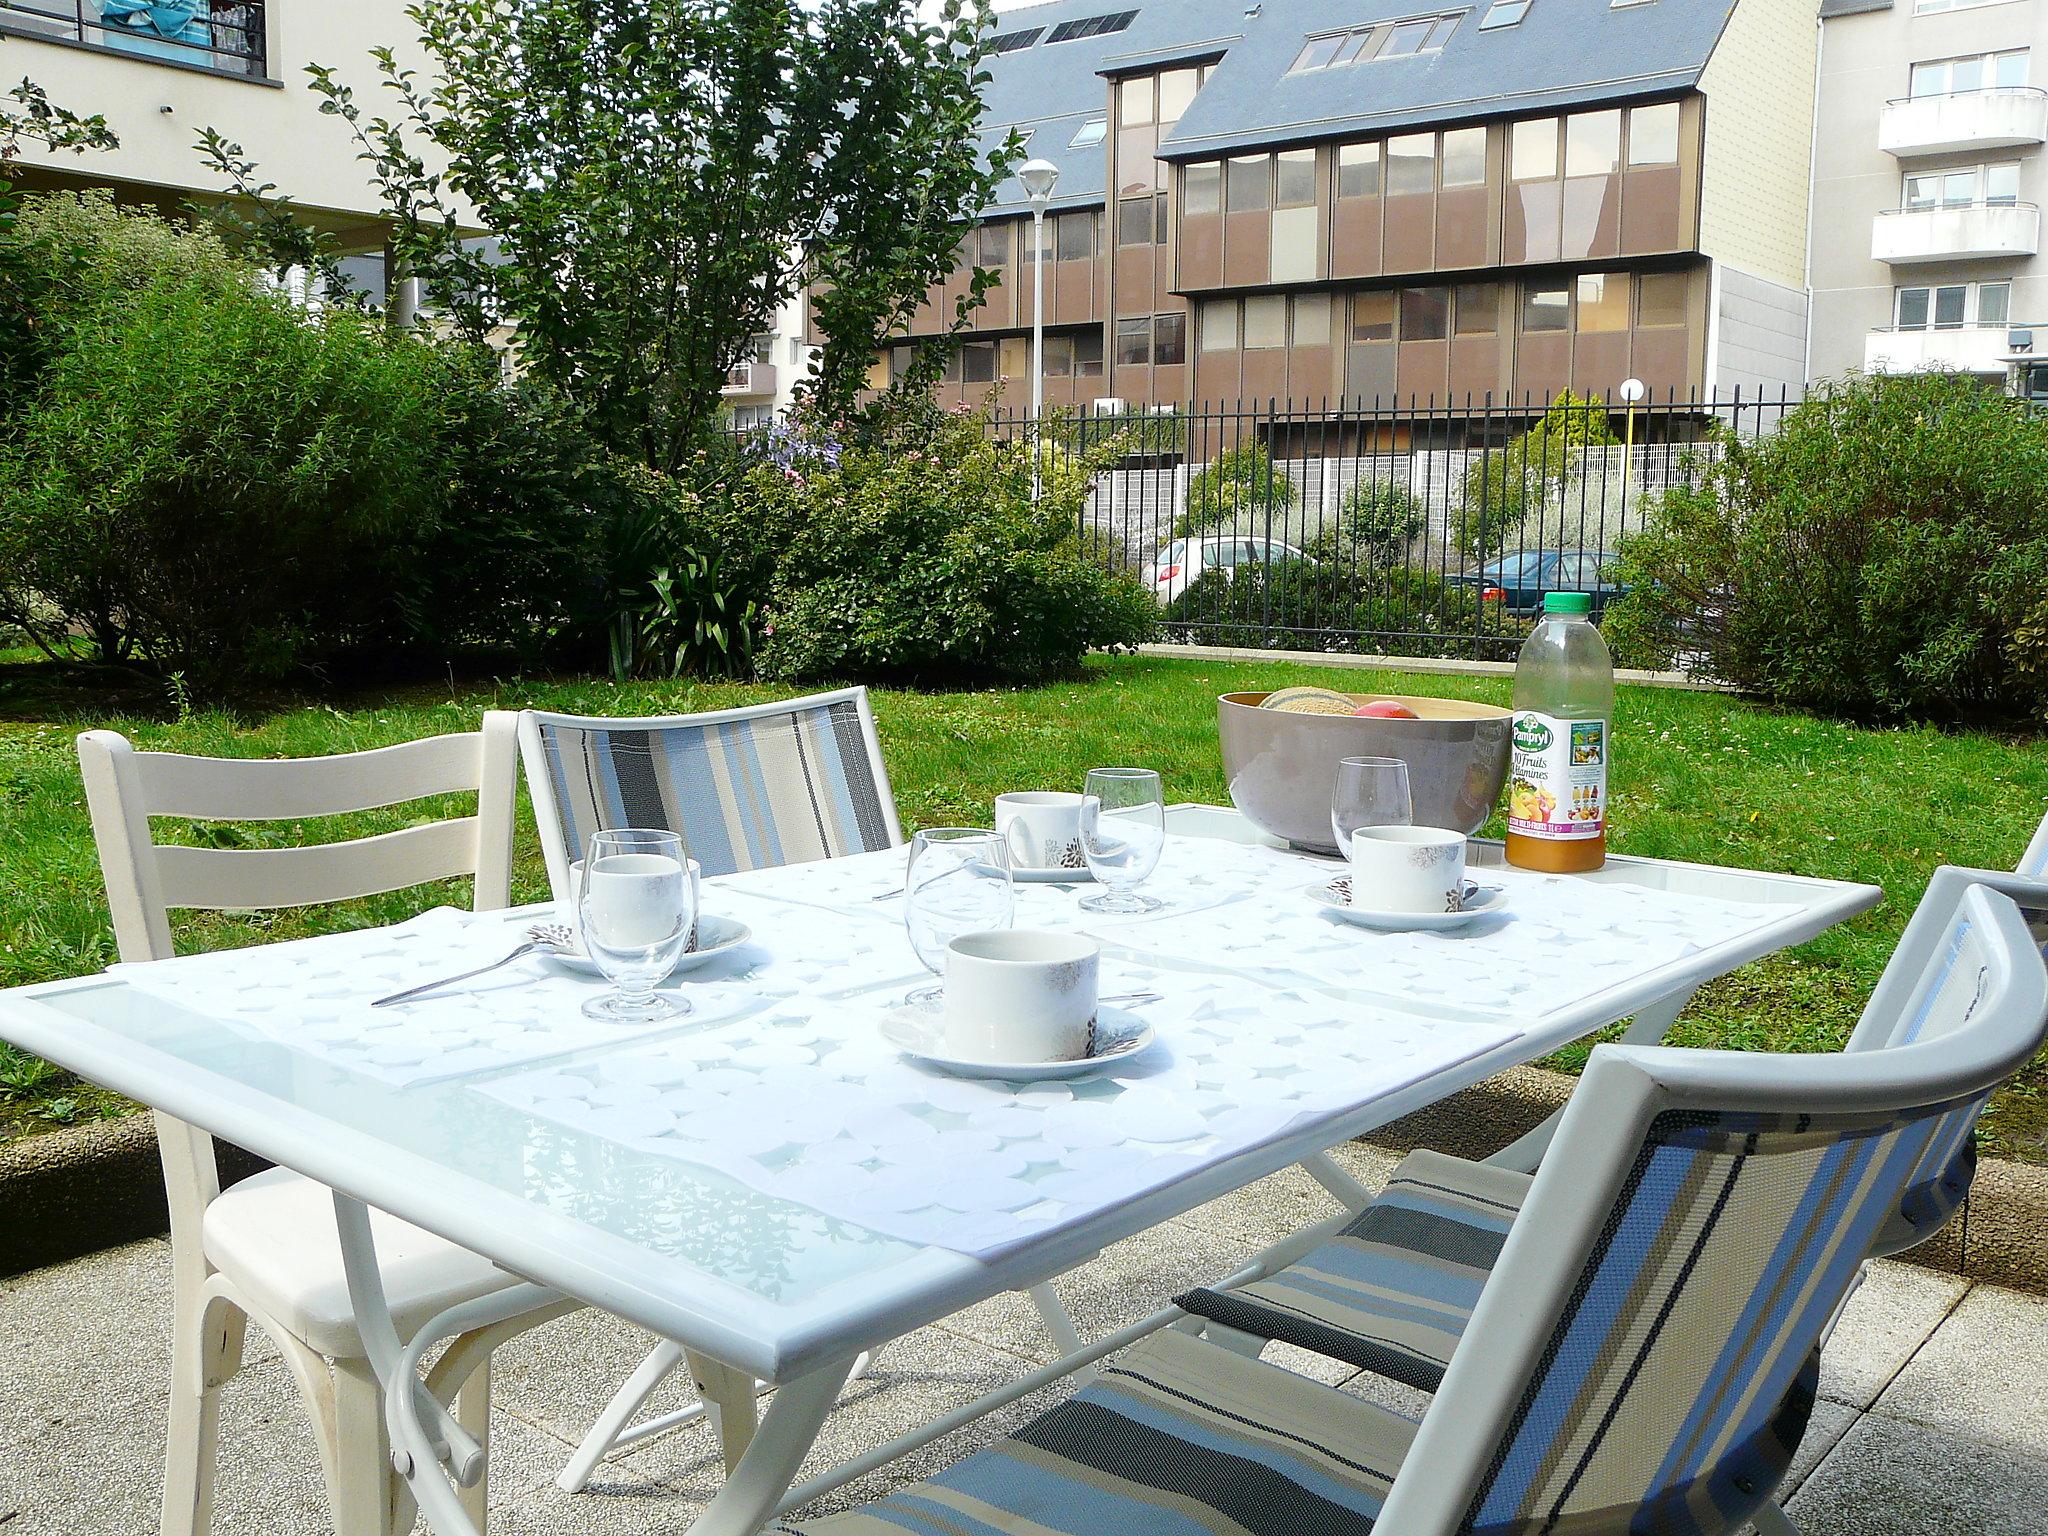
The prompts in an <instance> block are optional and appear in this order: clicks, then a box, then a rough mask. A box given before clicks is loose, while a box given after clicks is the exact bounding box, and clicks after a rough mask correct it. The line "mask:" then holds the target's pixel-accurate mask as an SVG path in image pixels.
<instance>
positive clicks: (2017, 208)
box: [1870, 203, 2041, 266]
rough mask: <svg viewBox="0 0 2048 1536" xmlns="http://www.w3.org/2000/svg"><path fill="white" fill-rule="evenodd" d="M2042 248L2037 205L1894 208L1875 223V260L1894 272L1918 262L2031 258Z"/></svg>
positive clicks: (1872, 239) (1872, 243) (1872, 245)
mask: <svg viewBox="0 0 2048 1536" xmlns="http://www.w3.org/2000/svg"><path fill="white" fill-rule="evenodd" d="M2040 243H2041V210H2040V209H2039V208H2037V207H2036V206H2034V204H2032V203H2001V204H1989V203H1969V204H1964V205H1960V206H1957V207H1950V208H1893V209H1887V210H1886V211H1885V212H1883V213H1880V214H1879V215H1878V216H1877V218H1876V219H1875V220H1873V221H1872V223H1871V228H1870V256H1871V259H1872V260H1873V261H1888V262H1891V263H1892V264H1893V265H1894V266H1899V265H1904V264H1907V263H1910V262H1916V261H1958V260H1966V259H1969V258H1971V257H1989V256H2031V255H2033V254H2034V252H2035V250H2036V249H2038V248H2039V246H2040Z"/></svg>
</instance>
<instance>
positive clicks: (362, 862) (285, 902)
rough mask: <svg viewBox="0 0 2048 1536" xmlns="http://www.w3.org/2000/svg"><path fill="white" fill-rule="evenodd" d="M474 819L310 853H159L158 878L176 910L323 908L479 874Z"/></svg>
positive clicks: (248, 850) (167, 900)
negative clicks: (328, 905)
mask: <svg viewBox="0 0 2048 1536" xmlns="http://www.w3.org/2000/svg"><path fill="white" fill-rule="evenodd" d="M479 830H480V823H479V822H478V820H477V818H476V817H474V816H463V817H460V818H457V819H455V820H451V821H430V822H426V823H424V824H422V825H420V826H416V827H402V828H400V829H399V830H398V831H396V832H386V833H383V834H381V835H379V836H376V837H364V838H357V839H355V840H353V841H351V842H345V843H315V844H312V845H309V846H307V847H303V848H179V847H163V846H159V847H158V848H157V850H156V866H157V878H158V880H159V881H160V882H161V888H162V891H163V896H164V902H165V904H166V905H167V906H172V907H193V908H213V909H216V910H219V909H244V908H247V909H258V908H268V907H317V906H325V905H326V904H327V903H329V902H333V901H352V900H354V899H355V898H357V897H359V896H377V895H381V894H382V893H383V892H385V891H402V890H404V889H406V888H407V887H408V886H414V885H425V884H426V883H427V882H429V881H432V880H454V879H458V878H460V877H463V876H467V875H474V874H475V873H476V867H477V838H478V832H479Z"/></svg>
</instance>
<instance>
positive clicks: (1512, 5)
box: [1479, 0, 1532, 32]
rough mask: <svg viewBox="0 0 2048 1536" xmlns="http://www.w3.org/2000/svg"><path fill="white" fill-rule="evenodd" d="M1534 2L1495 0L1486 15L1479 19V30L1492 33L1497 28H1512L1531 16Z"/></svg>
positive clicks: (1526, 0) (1528, 0) (1487, 9)
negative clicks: (1530, 8)
mask: <svg viewBox="0 0 2048 1536" xmlns="http://www.w3.org/2000/svg"><path fill="white" fill-rule="evenodd" d="M1531 3H1532V0H1493V4H1492V5H1490V6H1488V7H1487V8H1486V14H1485V15H1484V16H1482V17H1480V18H1479V30H1480V31H1482V32H1491V31H1492V30H1493V29H1494V28H1496V27H1512V26H1514V25H1515V24H1516V23H1517V22H1519V21H1520V20H1521V19H1522V18H1523V17H1524V16H1526V15H1528V14H1529V6H1530V4H1531Z"/></svg>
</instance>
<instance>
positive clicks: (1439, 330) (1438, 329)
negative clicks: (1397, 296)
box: [1401, 288, 1451, 341]
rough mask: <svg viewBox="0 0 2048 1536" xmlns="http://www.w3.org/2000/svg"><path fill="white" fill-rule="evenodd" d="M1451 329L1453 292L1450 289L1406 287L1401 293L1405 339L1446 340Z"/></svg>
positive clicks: (1403, 335) (1402, 326)
mask: <svg viewBox="0 0 2048 1536" xmlns="http://www.w3.org/2000/svg"><path fill="white" fill-rule="evenodd" d="M1450 329H1451V290H1450V289H1448V288H1403V289H1402V290H1401V339H1402V340H1403V341H1442V340H1443V339H1444V337H1446V336H1448V335H1449V334H1450Z"/></svg>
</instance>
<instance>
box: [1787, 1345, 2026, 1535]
mask: <svg viewBox="0 0 2048 1536" xmlns="http://www.w3.org/2000/svg"><path fill="white" fill-rule="evenodd" d="M2016 1388H2017V1383H2013V1382H2008V1389H2009V1390H2013V1389H2016ZM2042 1452H2043V1446H2042V1444H2041V1442H2040V1441H2038V1440H2034V1441H2030V1442H2023V1441H2019V1440H2017V1439H2015V1440H2008V1441H2005V1442H2002V1443H1995V1444H1994V1443H1989V1442H1986V1441H1982V1440H1978V1439H1976V1438H1975V1437H1973V1436H1970V1435H1965V1434H1959V1433H1957V1432H1955V1431H1954V1430H1953V1429H1932V1428H1929V1427H1927V1426H1925V1425H1921V1424H1914V1423H1911V1422H1908V1421H1907V1420H1904V1419H1894V1418H1890V1417H1887V1416H1886V1415H1885V1414H1883V1413H1881V1412H1880V1413H1867V1414H1864V1415H1863V1416H1861V1417H1860V1418H1859V1419H1858V1420H1857V1421H1856V1423H1855V1425H1854V1426H1853V1427H1851V1429H1850V1430H1849V1432H1848V1433H1847V1434H1846V1435H1844V1436H1843V1437H1842V1439H1841V1442H1840V1444H1838V1445H1836V1446H1835V1448H1834V1449H1833V1450H1831V1451H1830V1452H1829V1453H1828V1454H1827V1456H1826V1457H1825V1458H1824V1459H1823V1460H1822V1461H1821V1464H1820V1465H1819V1467H1817V1468H1816V1469H1815V1470H1814V1472H1813V1475H1812V1476H1811V1477H1809V1478H1807V1480H1806V1482H1805V1483H1804V1485H1803V1486H1801V1488H1800V1489H1799V1491H1798V1492H1797V1493H1796V1494H1794V1495H1793V1496H1792V1499H1791V1501H1790V1502H1789V1503H1788V1504H1787V1505H1786V1506H1785V1510H1786V1513H1787V1514H1789V1515H1790V1516H1791V1517H1792V1519H1793V1520H1794V1522H1796V1523H1797V1524H1798V1526H1799V1528H1800V1530H1802V1531H1803V1532H1805V1533H1806V1536H2048V1462H2044V1460H2043V1455H2042Z"/></svg>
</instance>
